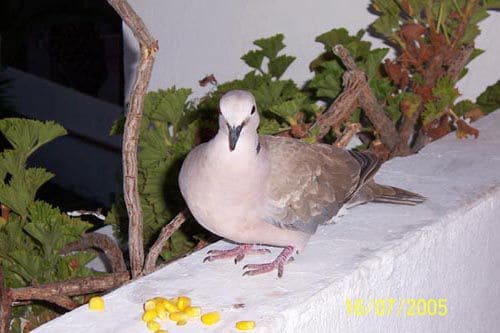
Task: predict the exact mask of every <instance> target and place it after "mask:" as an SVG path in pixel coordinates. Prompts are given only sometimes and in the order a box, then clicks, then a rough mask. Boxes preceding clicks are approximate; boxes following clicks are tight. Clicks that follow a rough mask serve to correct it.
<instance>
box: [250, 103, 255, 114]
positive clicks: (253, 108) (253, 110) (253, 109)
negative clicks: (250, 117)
mask: <svg viewBox="0 0 500 333" xmlns="http://www.w3.org/2000/svg"><path fill="white" fill-rule="evenodd" d="M254 113H255V105H254V106H252V112H250V114H254Z"/></svg>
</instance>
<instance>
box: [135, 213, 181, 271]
mask: <svg viewBox="0 0 500 333" xmlns="http://www.w3.org/2000/svg"><path fill="white" fill-rule="evenodd" d="M188 216H189V213H188V211H187V210H183V211H182V212H180V213H179V214H177V215H176V216H175V217H174V218H173V219H172V221H170V223H169V224H167V225H165V226H164V227H163V228H162V229H161V232H160V235H159V236H158V239H157V240H156V241H155V243H154V244H153V246H151V248H150V249H149V253H148V256H147V258H146V264H145V265H144V274H149V273H151V272H153V271H154V270H155V267H156V261H157V260H158V256H159V255H160V252H161V250H162V249H163V247H164V246H165V244H166V243H167V241H168V239H169V238H170V236H172V234H173V233H174V232H175V231H176V230H177V229H179V227H180V226H181V225H182V224H183V223H184V222H185V221H186V219H187V218H188Z"/></svg>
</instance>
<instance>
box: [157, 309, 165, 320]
mask: <svg viewBox="0 0 500 333" xmlns="http://www.w3.org/2000/svg"><path fill="white" fill-rule="evenodd" d="M155 311H156V316H157V317H158V319H161V320H165V319H167V318H168V314H167V310H165V309H158V310H155Z"/></svg>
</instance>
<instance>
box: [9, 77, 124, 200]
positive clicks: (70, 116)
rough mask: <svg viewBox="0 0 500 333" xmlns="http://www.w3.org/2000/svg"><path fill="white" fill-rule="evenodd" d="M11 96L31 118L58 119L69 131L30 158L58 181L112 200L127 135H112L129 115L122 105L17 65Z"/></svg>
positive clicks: (93, 196) (118, 186) (118, 183)
mask: <svg viewBox="0 0 500 333" xmlns="http://www.w3.org/2000/svg"><path fill="white" fill-rule="evenodd" d="M5 74H6V76H7V77H9V78H11V79H12V84H11V89H10V92H9V95H11V96H12V97H13V100H14V101H15V106H16V111H17V112H19V113H21V114H23V115H25V116H27V117H31V118H37V119H40V120H53V121H56V122H58V123H59V124H61V125H63V126H64V127H65V128H66V130H68V132H69V135H67V136H65V137H62V138H58V139H56V140H55V141H53V142H51V143H49V144H47V145H45V146H44V147H42V148H41V149H40V150H39V151H37V152H36V153H35V154H34V155H33V157H32V158H31V159H30V162H31V163H32V164H34V165H39V166H42V167H44V168H46V169H48V170H49V171H51V172H54V173H55V174H56V177H55V179H54V181H55V182H56V183H58V184H60V185H61V186H63V187H65V188H67V189H69V190H72V191H74V192H76V193H79V194H80V195H82V196H85V197H88V198H91V199H92V200H95V201H99V202H101V203H103V204H109V203H110V194H111V193H119V192H120V191H121V186H122V185H121V154H120V149H121V138H120V137H110V136H109V135H108V133H109V130H110V128H111V125H112V123H113V121H114V120H115V119H116V118H118V117H119V116H120V115H121V114H123V109H122V108H121V107H119V106H117V105H114V104H111V103H108V102H104V101H101V100H98V99H96V98H94V97H91V96H88V95H85V94H82V93H79V92H77V91H75V90H73V89H69V88H66V87H63V86H60V85H58V84H55V83H53V82H50V81H47V80H45V79H41V78H39V77H36V76H34V75H30V74H27V73H24V72H22V71H18V70H16V69H13V68H9V69H8V70H6V73H5Z"/></svg>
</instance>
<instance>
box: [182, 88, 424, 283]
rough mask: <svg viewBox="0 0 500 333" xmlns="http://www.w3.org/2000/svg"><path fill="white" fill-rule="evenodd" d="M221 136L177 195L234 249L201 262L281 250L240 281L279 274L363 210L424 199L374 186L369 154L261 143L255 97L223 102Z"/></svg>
mask: <svg viewBox="0 0 500 333" xmlns="http://www.w3.org/2000/svg"><path fill="white" fill-rule="evenodd" d="M219 104H220V114H219V119H218V122H219V131H218V133H217V134H216V135H215V136H214V137H213V138H212V139H211V140H210V141H208V142H206V143H203V144H200V145H199V146H197V147H195V148H194V149H193V150H191V152H190V153H189V154H188V156H187V157H186V159H185V160H184V162H183V165H182V167H181V171H180V174H179V187H180V190H181V193H182V196H183V197H184V199H185V202H186V204H187V206H188V208H189V210H190V211H191V213H192V215H193V216H194V218H195V219H196V220H197V221H198V223H200V224H201V225H202V226H203V227H204V228H206V229H208V230H209V231H211V232H212V233H214V234H216V235H218V236H220V237H223V238H225V239H227V240H229V241H231V242H233V243H236V244H235V245H236V247H235V248H233V249H229V250H212V251H209V253H208V254H209V256H208V257H206V258H205V260H204V261H213V260H217V259H224V258H234V262H235V263H238V262H239V261H241V260H242V259H244V257H245V255H247V254H262V253H266V252H268V250H267V249H265V248H260V246H261V245H264V246H274V247H280V248H283V250H282V251H281V253H280V254H279V255H278V257H276V259H275V260H273V261H271V262H269V263H263V264H250V265H246V266H244V267H243V269H244V270H245V272H244V274H243V275H256V274H261V273H266V272H271V271H274V270H277V271H278V276H279V277H281V276H282V275H283V269H284V265H285V264H286V263H287V262H289V261H291V260H293V255H294V253H299V252H300V251H302V250H303V249H304V248H305V246H306V244H307V242H308V240H309V238H310V237H311V235H313V234H314V233H315V231H316V229H317V228H318V225H320V224H328V223H332V221H333V219H334V218H335V217H336V215H338V214H339V213H340V212H341V210H345V209H346V208H351V207H353V206H356V205H359V204H362V203H365V202H370V201H373V202H384V203H396V204H407V205H415V204H418V203H420V202H423V201H424V200H425V198H424V197H423V196H421V195H419V194H416V193H412V192H409V191H406V190H403V189H399V188H396V187H392V186H384V185H379V184H377V183H375V181H374V180H373V176H374V174H375V173H376V172H377V170H378V169H379V167H380V165H381V162H380V161H379V160H378V159H377V158H376V156H375V155H373V154H372V153H369V152H356V151H348V150H343V149H341V148H337V147H335V146H333V145H328V144H322V143H317V144H308V143H305V142H303V141H301V140H298V139H294V138H287V137H277V136H265V135H262V136H261V135H259V134H258V133H257V129H258V127H259V113H258V112H257V104H256V101H255V98H254V96H253V95H252V94H251V93H250V92H248V91H244V90H233V91H230V92H227V93H226V94H224V95H223V96H222V97H221V99H220V103H219Z"/></svg>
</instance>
